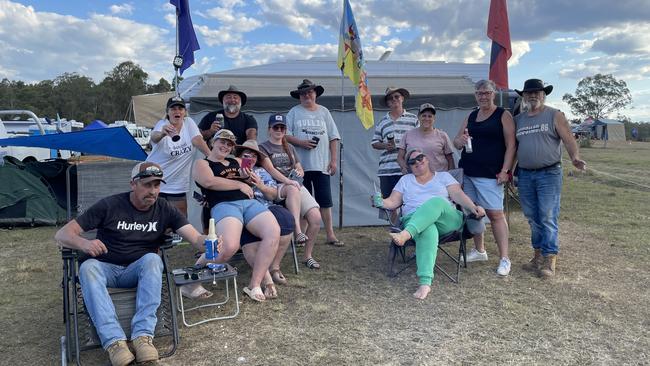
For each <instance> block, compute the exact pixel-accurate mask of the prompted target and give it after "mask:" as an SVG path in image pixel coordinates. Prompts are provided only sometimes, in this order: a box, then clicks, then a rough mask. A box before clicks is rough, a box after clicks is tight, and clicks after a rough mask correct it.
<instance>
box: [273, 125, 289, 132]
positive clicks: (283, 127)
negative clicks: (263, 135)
mask: <svg viewBox="0 0 650 366" xmlns="http://www.w3.org/2000/svg"><path fill="white" fill-rule="evenodd" d="M271 129H272V130H273V131H284V130H286V129H287V126H285V125H275V126H273V127H271Z"/></svg>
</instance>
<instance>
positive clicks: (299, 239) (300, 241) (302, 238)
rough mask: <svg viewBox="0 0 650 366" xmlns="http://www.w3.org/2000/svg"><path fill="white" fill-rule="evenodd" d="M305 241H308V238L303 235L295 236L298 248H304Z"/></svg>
mask: <svg viewBox="0 0 650 366" xmlns="http://www.w3.org/2000/svg"><path fill="white" fill-rule="evenodd" d="M307 240H309V237H307V235H305V233H298V234H296V238H295V242H296V245H297V246H299V247H302V246H305V243H307Z"/></svg>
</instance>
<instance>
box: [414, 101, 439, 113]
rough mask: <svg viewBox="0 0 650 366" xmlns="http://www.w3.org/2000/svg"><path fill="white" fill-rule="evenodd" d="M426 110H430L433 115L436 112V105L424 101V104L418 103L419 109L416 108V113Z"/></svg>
mask: <svg viewBox="0 0 650 366" xmlns="http://www.w3.org/2000/svg"><path fill="white" fill-rule="evenodd" d="M426 110H430V111H431V113H433V114H434V115H435V114H436V107H434V106H433V104H431V103H424V104H422V105H420V109H419V110H418V114H422V112H424V111H426Z"/></svg>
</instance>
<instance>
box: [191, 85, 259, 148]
mask: <svg viewBox="0 0 650 366" xmlns="http://www.w3.org/2000/svg"><path fill="white" fill-rule="evenodd" d="M218 98H219V103H221V105H223V108H224V109H222V110H218V111H216V112H210V113H208V114H206V115H205V116H204V117H203V118H202V119H201V122H200V123H199V130H201V135H203V139H205V141H206V142H208V143H209V142H210V141H212V137H213V136H214V134H215V133H216V132H217V131H219V130H220V129H222V128H225V129H227V130H230V131H232V133H234V134H235V136H236V137H237V145H241V144H243V143H244V141H246V140H257V121H256V120H255V117H253V116H251V115H250V114H247V113H243V112H242V111H241V107H243V106H244V105H245V104H246V99H247V98H246V94H244V92H242V91H240V90H239V89H237V87H236V86H234V85H230V86H229V87H228V89H226V90H222V91H220V92H219V94H218ZM218 114H221V115H223V117H224V119H223V126H222V125H221V124H220V123H219V121H217V115H218Z"/></svg>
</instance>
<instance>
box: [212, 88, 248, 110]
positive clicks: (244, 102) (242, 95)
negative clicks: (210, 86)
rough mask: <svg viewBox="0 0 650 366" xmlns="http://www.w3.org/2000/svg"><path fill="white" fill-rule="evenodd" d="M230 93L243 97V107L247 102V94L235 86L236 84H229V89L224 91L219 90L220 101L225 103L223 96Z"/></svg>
mask: <svg viewBox="0 0 650 366" xmlns="http://www.w3.org/2000/svg"><path fill="white" fill-rule="evenodd" d="M229 93H233V94H237V95H239V99H241V105H242V107H243V106H244V104H246V94H245V93H244V92H243V91H241V90H239V89H237V87H236V86H234V85H229V86H228V89H226V90H222V91H220V92H219V97H218V98H219V103H221V104H222V105H223V97H224V96H225V95H226V94H229Z"/></svg>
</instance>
